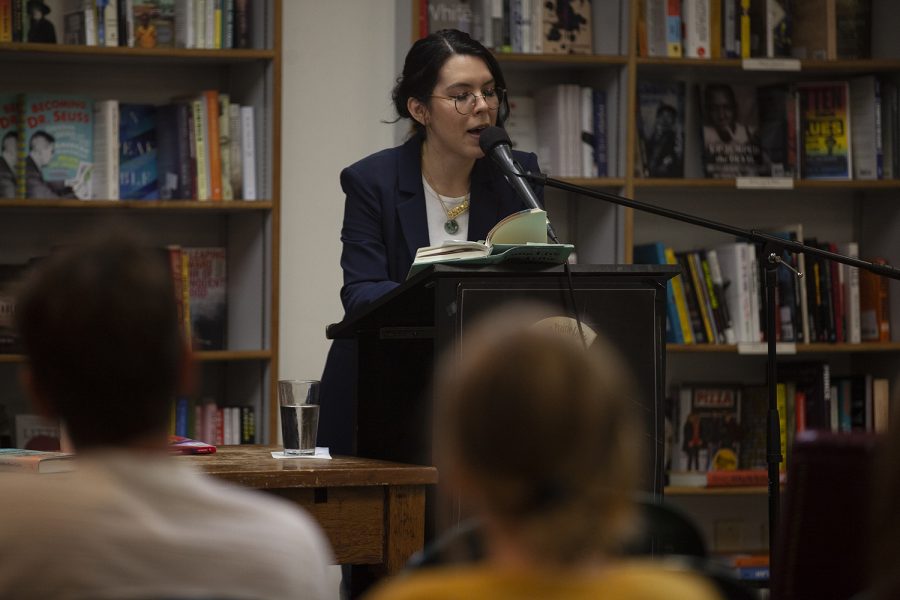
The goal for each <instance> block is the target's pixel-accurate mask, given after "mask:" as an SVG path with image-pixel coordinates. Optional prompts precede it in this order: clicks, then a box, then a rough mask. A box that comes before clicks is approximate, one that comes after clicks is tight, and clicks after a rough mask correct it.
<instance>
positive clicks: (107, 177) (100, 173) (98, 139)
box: [91, 100, 119, 200]
mask: <svg viewBox="0 0 900 600" xmlns="http://www.w3.org/2000/svg"><path fill="white" fill-rule="evenodd" d="M92 183H93V191H92V196H91V197H92V198H93V199H94V200H118V199H119V101H118V100H97V101H95V102H94V173H93V177H92Z"/></svg>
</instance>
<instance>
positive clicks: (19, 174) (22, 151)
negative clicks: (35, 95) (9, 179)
mask: <svg viewBox="0 0 900 600" xmlns="http://www.w3.org/2000/svg"><path fill="white" fill-rule="evenodd" d="M17 102H18V105H19V141H18V144H17V155H16V198H19V199H24V198H25V160H26V159H27V157H28V150H27V145H26V140H25V131H26V129H25V110H26V108H27V107H26V101H25V94H20V95H19V98H18V100H17Z"/></svg>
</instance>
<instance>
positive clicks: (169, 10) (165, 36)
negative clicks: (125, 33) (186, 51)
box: [133, 0, 175, 48]
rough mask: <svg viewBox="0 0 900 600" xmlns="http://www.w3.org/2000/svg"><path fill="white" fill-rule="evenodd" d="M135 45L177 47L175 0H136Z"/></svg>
mask: <svg viewBox="0 0 900 600" xmlns="http://www.w3.org/2000/svg"><path fill="white" fill-rule="evenodd" d="M133 15H134V45H135V46H136V47H138V48H174V47H175V0H134V11H133Z"/></svg>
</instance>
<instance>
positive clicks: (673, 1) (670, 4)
mask: <svg viewBox="0 0 900 600" xmlns="http://www.w3.org/2000/svg"><path fill="white" fill-rule="evenodd" d="M681 2H682V0H666V55H667V56H669V57H671V58H681V57H682V56H683V55H684V46H683V44H682V37H681V36H682V22H681Z"/></svg>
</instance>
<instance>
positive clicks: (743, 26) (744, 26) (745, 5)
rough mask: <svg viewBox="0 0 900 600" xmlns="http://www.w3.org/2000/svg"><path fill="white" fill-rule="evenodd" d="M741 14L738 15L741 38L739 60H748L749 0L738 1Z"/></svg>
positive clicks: (749, 42)
mask: <svg viewBox="0 0 900 600" xmlns="http://www.w3.org/2000/svg"><path fill="white" fill-rule="evenodd" d="M740 2H741V12H740V15H739V23H740V36H741V58H750V46H751V39H750V0H740Z"/></svg>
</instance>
